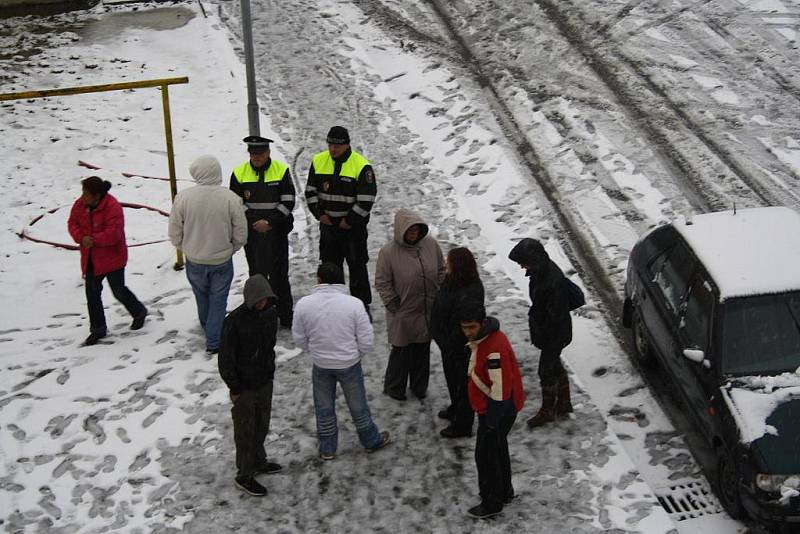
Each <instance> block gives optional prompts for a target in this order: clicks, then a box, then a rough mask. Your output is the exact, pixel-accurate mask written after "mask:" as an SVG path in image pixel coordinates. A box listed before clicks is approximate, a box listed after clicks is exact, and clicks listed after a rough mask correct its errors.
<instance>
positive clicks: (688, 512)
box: [656, 482, 722, 521]
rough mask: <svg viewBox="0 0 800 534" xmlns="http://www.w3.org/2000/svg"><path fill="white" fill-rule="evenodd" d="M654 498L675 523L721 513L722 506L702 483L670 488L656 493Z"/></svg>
mask: <svg viewBox="0 0 800 534" xmlns="http://www.w3.org/2000/svg"><path fill="white" fill-rule="evenodd" d="M656 498H657V499H658V502H659V503H661V506H663V507H664V510H666V511H667V513H668V514H669V515H670V517H672V519H674V520H675V521H685V520H687V519H696V518H698V517H701V516H705V515H712V514H719V513H722V506H720V504H719V502H718V501H717V498H716V497H715V496H714V495H713V494H712V493H711V490H710V489H709V488H708V485H707V484H705V483H704V482H687V483H685V484H679V485H677V486H671V487H669V488H665V489H662V490H659V491H658V492H656Z"/></svg>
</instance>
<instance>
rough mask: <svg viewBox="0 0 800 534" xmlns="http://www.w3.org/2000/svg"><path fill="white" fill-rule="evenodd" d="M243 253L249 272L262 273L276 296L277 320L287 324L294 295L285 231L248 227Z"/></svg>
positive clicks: (289, 321) (290, 317)
mask: <svg viewBox="0 0 800 534" xmlns="http://www.w3.org/2000/svg"><path fill="white" fill-rule="evenodd" d="M244 254H245V257H247V266H248V268H249V270H250V276H253V275H254V274H261V275H263V276H264V278H266V279H267V281H268V282H269V285H270V287H271V288H272V290H273V291H274V292H275V296H276V297H278V306H277V310H278V318H279V319H280V321H281V324H291V322H292V307H293V305H294V299H293V298H292V288H291V286H290V285H289V234H288V233H286V232H284V231H282V230H280V229H272V230H270V231H269V232H265V233H263V234H262V233H260V232H256V231H254V230H253V229H252V228H251V229H250V231H249V232H248V233H247V244H246V245H245V246H244Z"/></svg>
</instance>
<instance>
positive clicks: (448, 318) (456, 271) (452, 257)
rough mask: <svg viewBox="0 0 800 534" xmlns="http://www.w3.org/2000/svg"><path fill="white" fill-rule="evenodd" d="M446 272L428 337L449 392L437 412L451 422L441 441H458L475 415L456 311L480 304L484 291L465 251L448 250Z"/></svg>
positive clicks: (467, 433)
mask: <svg viewBox="0 0 800 534" xmlns="http://www.w3.org/2000/svg"><path fill="white" fill-rule="evenodd" d="M445 269H446V271H445V272H446V274H445V277H444V281H443V282H442V286H441V287H440V288H439V291H438V293H437V294H436V300H435V301H434V303H433V309H432V311H431V336H432V337H433V340H434V341H435V342H436V344H437V345H439V350H440V351H441V353H442V368H443V369H444V378H445V381H446V382H447V390H448V392H449V393H450V406H448V407H447V408H445V409H444V410H441V411H440V412H439V417H441V418H442V419H448V420H450V426H448V427H446V428H443V429H442V430H441V432H439V434H440V435H441V436H442V437H444V438H460V437H467V436H471V435H472V425H473V423H474V421H475V413H474V412H473V411H472V408H471V407H470V405H469V399H468V398H467V367H468V365H469V349H468V348H467V346H466V344H467V338H466V337H465V336H464V333H463V332H462V331H461V323H460V322H459V311H460V310H462V309H464V307H465V306H467V305H468V304H480V305H483V299H484V290H483V284H482V283H481V279H480V277H479V275H478V266H477V265H476V263H475V257H474V256H473V255H472V252H470V250H469V249H468V248H465V247H457V248H454V249H451V250H450V252H448V253H447V260H446V264H445Z"/></svg>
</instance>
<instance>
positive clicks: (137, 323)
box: [131, 310, 147, 330]
mask: <svg viewBox="0 0 800 534" xmlns="http://www.w3.org/2000/svg"><path fill="white" fill-rule="evenodd" d="M145 318H147V310H144V311H143V312H142V314H141V315H140V316H138V317H134V318H133V322H132V323H131V330H139V329H140V328H142V327H143V326H144V320H145Z"/></svg>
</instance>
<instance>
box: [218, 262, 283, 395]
mask: <svg viewBox="0 0 800 534" xmlns="http://www.w3.org/2000/svg"><path fill="white" fill-rule="evenodd" d="M257 277H258V278H259V280H257V281H256V282H257V283H256V284H251V281H254V279H256V278H257ZM244 297H245V303H244V304H242V305H241V306H239V307H238V308H236V309H235V310H233V311H232V312H231V313H229V314H228V316H227V317H225V321H224V322H223V323H222V340H221V343H220V347H219V374H220V375H221V376H222V380H224V381H225V384H226V385H227V386H228V389H229V390H230V391H231V393H232V394H234V395H238V394H239V393H241V392H242V390H249V391H253V390H257V389H260V388H261V387H263V386H264V385H266V384H267V382H268V381H270V380H272V379H273V377H274V376H275V338H276V335H277V332H278V312H277V310H276V309H275V306H274V305H273V304H274V302H275V294H274V293H273V292H272V288H270V286H269V284H268V283H267V281H266V279H264V277H263V276H261V275H255V276H253V277H251V278H250V279H249V280H248V281H247V283H246V284H245V290H244ZM263 298H267V299H268V300H269V304H268V305H267V307H266V308H264V309H263V310H261V311H258V310H256V309H255V308H254V306H255V303H256V302H258V301H259V300H261V299H263Z"/></svg>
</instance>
